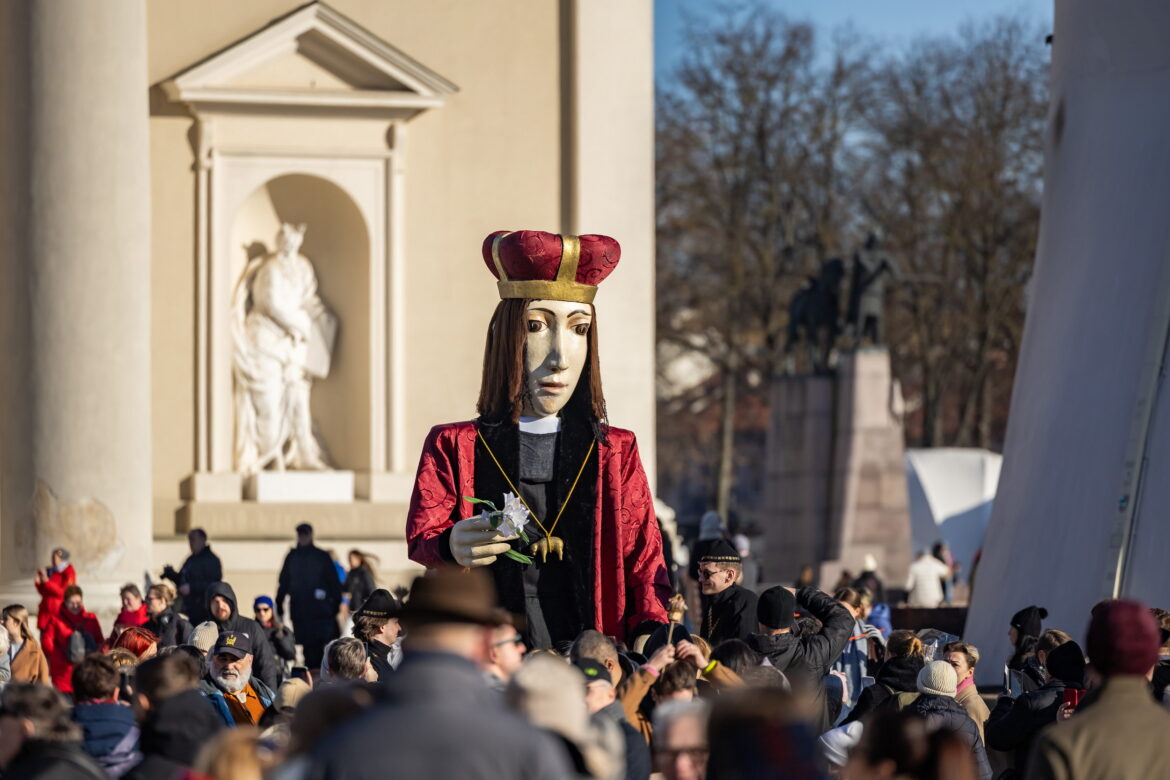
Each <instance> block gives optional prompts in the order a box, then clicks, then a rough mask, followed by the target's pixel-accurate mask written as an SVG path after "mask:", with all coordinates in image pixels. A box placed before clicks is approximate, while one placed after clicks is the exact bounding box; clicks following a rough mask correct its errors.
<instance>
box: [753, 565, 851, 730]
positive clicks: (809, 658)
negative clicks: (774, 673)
mask: <svg viewBox="0 0 1170 780" xmlns="http://www.w3.org/2000/svg"><path fill="white" fill-rule="evenodd" d="M797 610H799V611H800V612H801V613H807V614H808V615H811V616H812V617H814V618H816V619H817V620H819V621H820V622H821V624H822V625H821V630H820V631H819V632H817V633H815V634H811V635H809V636H797V635H795V634H794V633H793V632H792V627H793V625H794V624H795V622H796V612H797ZM756 614H757V617H758V619H759V623H760V632H761V633H759V634H753V635H752V636H751V637H750V639H749V640H748V644H749V645H751V647H752V649H753V650H755V651H756V652H757V653H760V654H761V655H765V656H767V657H768V660H769V661H770V662H771V664H772V666H774V667H776V668H777V669H779V670H780V671H781V672H783V673H784V674H785V676H787V677H788V680H789V682H790V683H791V684H792V689H793V693H795V694H796V695H797V697H798V698H800V699H801V700H802V701H803V702H805V703H806V704H807V707H808V715H809V718H810V719H811V723H812V725H813V726H814V727H815V728H816V729H817V734H823V733H824V732H826V731H828V730H829V729H830V728H832V725H833V724H832V722H831V721H830V719H829V708H828V706H827V702H826V701H825V675H826V674H828V672H829V667H831V666H832V665H833V662H834V661H836V660H837V656H839V655H841V651H842V650H843V649H844V648H845V643H846V642H848V641H849V632H850V630H851V629H852V628H853V616H852V615H851V614H849V610H847V609H845V607H844V606H842V604H841V603H840V602H839V601H837V600H836V599H834V598H833V597H831V596H830V595H829V594H827V593H822V592H821V591H819V590H817V589H816V588H814V587H812V586H811V585H806V586H805V587H803V588H801V589H800V590H799V591H795V590H793V589H792V588H785V587H783V586H781V585H777V586H775V587H773V588H768V590H766V591H764V592H763V593H762V594H761V595H760V599H759V605H758V606H757V609H756Z"/></svg>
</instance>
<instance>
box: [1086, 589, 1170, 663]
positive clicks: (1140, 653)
mask: <svg viewBox="0 0 1170 780" xmlns="http://www.w3.org/2000/svg"><path fill="white" fill-rule="evenodd" d="M1159 639H1160V636H1159V633H1158V624H1157V623H1156V622H1154V616H1153V615H1151V614H1150V610H1149V608H1147V607H1146V606H1145V605H1143V604H1139V603H1138V602H1136V601H1129V600H1126V599H1119V600H1117V601H1105V602H1102V603H1101V604H1098V605H1097V606H1096V608H1094V610H1093V617H1092V619H1091V620H1090V621H1089V636H1088V651H1089V662H1090V663H1092V664H1093V666H1094V667H1095V668H1096V669H1097V671H1099V672H1100V673H1101V674H1103V675H1105V676H1106V677H1112V676H1113V675H1118V674H1136V675H1144V674H1145V673H1146V672H1148V671H1150V667H1152V666H1153V665H1154V664H1155V663H1156V662H1157V660H1158V647H1159V646H1160V644H1161V642H1160V641H1159Z"/></svg>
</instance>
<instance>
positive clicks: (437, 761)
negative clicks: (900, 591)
mask: <svg viewBox="0 0 1170 780" xmlns="http://www.w3.org/2000/svg"><path fill="white" fill-rule="evenodd" d="M189 541H190V545H191V556H190V557H189V558H188V559H187V561H186V562H185V563H184V564H183V566H182V568H181V569H179V570H175V569H173V568H172V567H169V566H168V567H167V568H166V569H165V570H164V579H163V580H160V581H158V582H153V583H149V584H148V585H147V587H146V588H145V596H144V595H143V592H142V589H140V588H139V587H138V586H137V585H134V584H127V585H125V586H124V587H123V588H122V589H121V594H120V595H121V611H120V612H119V613H118V615H117V617H116V619H115V621H114V625H113V626H112V629H111V631H110V632H109V633H108V634H107V633H104V632H103V630H102V628H101V626H100V624H99V621H98V619H97V617H95V615H94V614H93V613H92V612H89V611H87V610H86V608H85V606H84V593H83V592H82V590H81V587H80V586H79V585H78V583H77V581H76V573H75V571H74V570H73V567H72V566H71V565H70V564H69V553H68V551H66V550H63V549H58V550H55V551H54V552H53V554H52V559H51V562H50V565H49V566H48V567H47V568H46V569H44V570H42V571H39V572H38V573H37V575H36V581H35V584H36V587H37V589H38V591H39V593H40V594H41V602H40V604H39V605H37V611H36V618H35V628H36V630H34V627H33V625H32V623H31V622H30V621H31V616H30V612H29V610H28V609H27V608H26V607H25V606H22V605H19V604H13V605H9V606H7V607H5V608H4V609H3V612H2V616H3V624H4V631H0V650H2V652H0V681H3V682H4V690H3V692H2V693H0V776H2V777H3V778H26V777H28V778H33V777H46V778H109V777H115V778H122V777H124V778H163V779H167V778H213V779H214V780H236V779H237V778H238V779H240V780H243V779H244V778H247V779H248V780H258V779H259V778H272V779H273V780H299V779H300V778H314V779H320V780H325V779H327V778H328V779H331V778H363V777H370V778H373V777H384V776H401V777H411V778H429V777H433V778H455V777H459V778H464V777H471V778H606V779H607V780H609V779H613V780H617V779H618V778H628V779H629V780H647V778H649V777H650V776H651V775H652V774H655V773H658V774H660V775H661V777H663V778H665V779H666V780H687V779H690V778H704V777H710V778H712V779H713V780H714V779H715V778H821V777H843V778H852V779H858V778H861V779H868V778H944V777H945V778H956V779H960V778H962V779H964V780H965V779H966V778H972V779H974V778H978V780H988V779H989V778H992V777H998V778H1005V779H1006V778H1040V779H1041V780H1046V779H1047V778H1114V777H1117V778H1139V777H1143V778H1144V777H1157V776H1161V775H1162V772H1164V771H1167V770H1164V769H1163V767H1166V766H1170V743H1168V742H1167V740H1165V739H1163V738H1162V737H1163V735H1164V734H1167V733H1170V712H1168V711H1167V694H1166V685H1167V683H1168V682H1170V612H1166V611H1163V610H1160V609H1149V608H1147V607H1145V606H1143V605H1141V604H1138V603H1136V602H1132V601H1125V600H1117V601H1104V602H1101V603H1100V604H1098V605H1096V606H1095V607H1093V609H1092V610H1091V612H1090V614H1089V615H1087V619H1088V631H1087V634H1086V635H1085V642H1084V644H1083V645H1082V644H1080V643H1078V642H1077V641H1076V640H1075V639H1074V638H1073V636H1072V635H1071V634H1070V633H1068V632H1066V631H1063V630H1060V629H1057V628H1053V627H1045V626H1044V620H1045V619H1046V618H1047V612H1046V611H1045V610H1044V609H1043V608H1041V607H1038V606H1028V607H1025V608H1023V609H1020V610H1019V611H1017V612H1016V613H1015V614H1013V615H1011V616H1010V620H1007V621H1006V622H1007V623H1008V626H1007V630H1008V634H1009V636H1010V638H1011V641H1012V645H1013V653H1012V655H1011V656H1010V658H1007V659H1002V660H1003V670H1004V675H1003V685H1002V690H1000V691H998V696H996V697H991V696H987V695H985V694H982V693H981V692H980V691H979V689H978V688H977V687H976V686H975V672H976V668H977V667H978V666H979V665H980V664H987V663H996V664H997V667H998V664H999V663H1000V660H994V661H993V660H990V659H987V658H984V657H982V655H981V653H980V651H979V649H978V648H977V647H975V646H974V645H973V644H971V643H970V642H967V641H963V639H962V638H960V637H956V636H951V635H948V634H945V633H943V632H941V631H936V630H932V629H923V630H919V631H910V630H905V629H895V628H894V627H892V626H890V625H889V624H888V620H887V619H886V618H888V615H889V611H888V610H885V611H883V610H882V609H880V607H881V606H882V605H881V603H880V602H877V603H875V593H882V590H881V583H880V580H879V579H877V577H876V572H874V571H868V572H867V573H866V575H865V576H863V577H862V578H859V579H858V580H857V581H856V582H854V583H852V584H851V586H848V587H842V588H840V589H838V590H836V591H835V592H833V593H831V594H830V593H826V592H823V591H821V590H819V589H818V588H817V587H816V586H815V585H814V584H812V583H806V584H803V585H802V586H801V587H799V588H788V587H784V586H775V587H770V588H767V589H763V590H762V592H758V593H757V589H756V588H753V587H751V586H750V585H745V584H744V582H745V581H744V577H743V559H742V557H741V555H740V553H741V548H739V547H738V546H737V545H734V544H732V543H730V542H728V541H724V540H722V539H713V540H710V541H709V543H705V544H703V545H701V546H699V547H698V548H697V549H696V560H694V561H692V562H691V563H692V569H691V571H692V572H693V577H694V579H695V581H696V583H697V585H698V590H699V592H700V593H701V598H700V607H699V613H700V614H698V615H696V616H695V617H696V619H695V620H694V621H692V620H690V619H688V618H687V616H686V614H685V611H684V605H683V604H682V599H678V600H677V601H676V602H673V603H672V605H671V607H672V612H671V621H672V622H670V623H669V624H667V625H658V626H656V627H652V628H651V629H649V630H648V631H647V632H646V633H643V634H641V635H639V636H632V637H629V638H628V639H627V641H617V640H615V638H613V637H610V636H606V635H605V634H603V633H601V632H599V631H596V630H592V629H591V630H586V631H584V632H582V633H581V634H580V635H578V636H577V637H576V639H575V640H574V641H572V642H571V643H569V644H567V645H565V646H559V647H555V648H550V649H540V650H532V651H529V649H528V647H527V642H526V633H525V631H526V627H525V626H524V625H523V622H522V621H519V620H517V619H516V618H515V617H514V616H513V615H511V614H509V613H506V612H504V611H502V610H501V609H500V607H499V605H498V603H497V600H496V597H495V589H494V585H493V583H492V581H491V579H490V577H489V576H488V575H486V574H485V573H484V572H483V570H482V569H476V570H471V571H463V570H460V569H458V568H456V567H450V568H439V569H435V570H432V571H431V572H429V573H428V575H427V576H422V577H419V578H417V579H416V580H415V581H414V583H413V585H412V586H411V588H410V590H409V592H405V591H402V592H399V593H398V594H394V593H391V592H390V591H388V590H386V589H384V588H379V587H377V582H376V579H375V577H374V573H373V565H372V560H373V559H372V556H368V555H367V554H365V553H362V552H361V551H357V550H355V551H353V553H351V555H350V556H349V561H348V562H349V563H350V569H349V571H348V572H346V571H344V570H342V571H340V572H339V570H338V567H337V566H336V565H335V562H334V560H333V558H332V557H331V556H330V554H329V553H328V552H326V551H325V550H322V549H320V548H319V547H317V546H316V545H315V544H314V541H313V534H312V528H310V527H308V526H301V527H298V528H297V546H296V547H295V548H294V549H293V550H291V551H290V553H289V555H288V557H287V559H286V560H285V563H284V566H283V568H282V570H281V574H280V578H279V583H278V588H277V592H276V596H275V598H273V597H270V596H267V595H259V596H257V597H255V598H254V599H253V601H252V616H251V617H246V616H244V615H243V614H241V611H240V608H239V601H238V598H237V594H236V592H235V590H234V589H233V587H232V586H231V585H230V584H229V583H227V582H225V581H223V571H222V566H221V564H220V561H219V559H218V558H217V557H216V555H215V554H214V553H213V552H212V551H211V548H210V546H209V545H208V543H207V537H206V534H204V533H203V532H202V531H198V530H196V531H192V532H191V535H190V538H189ZM867 568H876V567H867ZM871 585H876V587H869V586H871ZM286 602H287V606H286ZM245 603H246V602H245ZM286 609H287V612H288V614H290V616H291V624H286V623H285V622H284V620H283V618H284V615H285V614H286ZM1070 628H1071V627H1070ZM989 704H990V705H991V706H989Z"/></svg>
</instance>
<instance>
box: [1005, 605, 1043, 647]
mask: <svg viewBox="0 0 1170 780" xmlns="http://www.w3.org/2000/svg"><path fill="white" fill-rule="evenodd" d="M1046 617H1048V610H1046V609H1045V608H1044V607H1037V606H1035V605H1033V606H1031V607H1024V608H1023V609H1021V610H1020V611H1019V612H1017V613H1016V614H1014V615H1012V625H1013V626H1014V627H1015V629H1016V631H1018V632H1019V634H1020V639H1023V638H1024V637H1026V636H1030V637H1039V636H1040V633H1041V632H1042V631H1043V630H1044V627H1043V625H1042V624H1041V621H1042V620H1044V618H1046ZM1016 644H1019V640H1016Z"/></svg>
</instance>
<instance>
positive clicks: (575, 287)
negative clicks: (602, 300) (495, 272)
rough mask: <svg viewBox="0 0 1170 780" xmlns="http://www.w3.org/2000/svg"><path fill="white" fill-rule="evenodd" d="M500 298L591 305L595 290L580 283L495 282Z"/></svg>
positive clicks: (558, 281)
mask: <svg viewBox="0 0 1170 780" xmlns="http://www.w3.org/2000/svg"><path fill="white" fill-rule="evenodd" d="M496 289H498V290H499V291H500V297H501V298H539V299H541V300H544V301H572V302H573V303H593V299H594V298H595V297H597V288H596V287H591V286H589V285H587V284H581V283H580V282H562V281H560V280H557V281H553V282H544V281H520V282H496Z"/></svg>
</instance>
